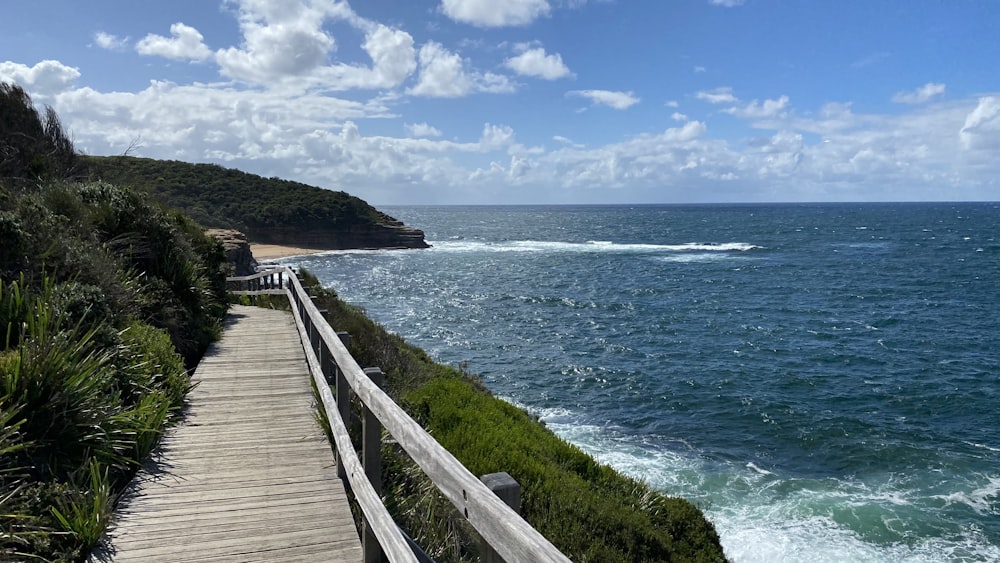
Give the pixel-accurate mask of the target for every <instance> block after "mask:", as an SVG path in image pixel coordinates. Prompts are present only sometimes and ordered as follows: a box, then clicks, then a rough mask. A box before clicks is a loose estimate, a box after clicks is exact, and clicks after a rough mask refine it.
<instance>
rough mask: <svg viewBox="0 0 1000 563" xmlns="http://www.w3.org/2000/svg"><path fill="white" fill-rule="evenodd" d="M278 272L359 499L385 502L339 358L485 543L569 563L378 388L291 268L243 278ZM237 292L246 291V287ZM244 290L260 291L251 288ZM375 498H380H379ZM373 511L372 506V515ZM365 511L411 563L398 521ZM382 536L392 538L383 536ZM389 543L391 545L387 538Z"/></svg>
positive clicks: (516, 554)
mask: <svg viewBox="0 0 1000 563" xmlns="http://www.w3.org/2000/svg"><path fill="white" fill-rule="evenodd" d="M274 275H278V278H279V280H281V279H282V278H284V283H283V286H284V287H283V289H284V292H285V293H286V294H287V295H288V298H289V303H290V304H291V305H292V307H293V311H294V312H295V317H296V326H297V327H299V333H300V337H301V339H302V343H303V347H304V348H305V349H306V357H307V362H308V363H309V367H310V370H311V371H312V373H313V378H314V380H315V381H316V386H317V388H319V389H320V396H321V398H322V400H323V406H324V410H325V411H326V413H327V417H328V418H329V419H330V426H331V429H333V427H334V426H335V424H337V423H339V426H338V428H337V430H334V440H335V441H336V442H337V443H336V447H337V451H338V452H340V459H341V460H342V461H341V463H343V464H345V469H346V470H347V475H348V478H349V480H350V483H351V486H352V488H354V490H355V493H356V494H357V496H358V502H359V504H361V502H362V496H363V495H364V496H367V497H369V498H367V499H366V500H365V502H366V503H369V502H375V501H378V504H379V505H380V506H381V501H379V500H378V495H377V494H376V493H375V491H374V489H373V488H372V487H371V484H370V483H369V484H368V485H367V487H366V486H365V485H364V484H361V483H360V480H364V479H363V477H364V471H363V468H361V467H360V462H358V461H357V454H356V452H354V446H353V444H352V443H351V441H350V439H349V437H348V435H347V430H346V427H344V424H343V420H342V418H341V416H340V413H341V412H343V411H340V410H339V409H338V408H337V404H336V402H335V401H334V399H333V394H332V393H331V392H330V389H329V386H328V384H327V383H326V377H331V376H333V375H334V374H332V373H326V374H324V372H323V366H324V365H325V363H326V362H325V361H324V360H332V363H333V364H334V366H335V370H336V371H338V372H339V374H340V375H342V377H343V378H344V379H345V380H346V381H347V383H348V384H349V385H350V387H351V389H353V390H354V392H355V394H356V395H357V396H358V397H359V398H360V399H361V401H362V403H363V404H364V405H365V407H367V408H368V409H369V410H371V412H372V413H373V414H374V415H375V417H376V418H378V420H379V422H381V423H382V425H383V427H384V428H385V429H386V430H387V431H388V432H389V434H390V435H392V437H393V438H394V439H395V440H396V443H398V444H399V445H400V447H402V448H403V450H405V451H406V453H407V454H409V456H410V457H411V458H412V459H413V461H414V462H416V464H417V465H418V466H419V467H420V468H421V470H423V472H424V473H425V474H426V475H427V477H428V478H430V480H431V481H432V482H433V483H434V484H435V486H437V488H438V489H439V490H440V491H441V492H442V493H443V494H444V496H445V497H446V498H447V499H448V500H449V501H451V503H452V504H453V505H455V507H456V508H457V509H458V511H459V512H460V513H462V514H463V515H464V516H465V518H466V519H467V520H468V521H469V523H470V524H471V525H472V526H473V528H475V529H476V531H478V532H479V534H480V535H481V536H482V538H483V540H484V541H485V542H486V543H488V544H489V545H490V546H491V547H492V548H493V549H494V550H495V551H496V552H497V554H499V555H500V556H501V557H502V558H503V559H504V560H505V561H508V562H511V563H513V562H519V561H531V562H568V561H569V559H568V558H567V557H566V556H565V555H563V554H562V553H561V552H560V551H559V550H558V549H556V548H555V546H553V545H552V543H551V542H549V541H548V540H547V539H545V537H544V536H542V534H540V533H539V532H538V531H537V530H535V529H534V528H533V527H532V526H531V525H530V524H528V523H527V522H526V521H525V520H524V519H523V518H522V517H521V516H520V515H519V514H518V513H517V512H516V511H514V510H513V509H512V508H511V507H509V506H507V504H506V503H504V501H503V500H501V499H500V498H499V497H498V496H497V495H496V494H494V493H493V491H491V490H490V489H489V487H487V486H486V485H485V484H483V482H482V481H480V480H479V479H478V478H477V477H476V476H475V475H473V474H472V472H470V471H469V470H468V469H467V468H466V467H465V466H464V465H462V463H461V462H459V461H458V460H457V459H455V456H453V455H452V454H451V453H450V452H448V450H446V449H445V448H444V447H443V446H441V444H439V443H438V442H437V441H436V440H435V439H434V438H432V437H431V436H430V434H428V433H427V431H425V430H424V429H423V428H422V427H421V426H420V425H419V424H417V423H416V421H414V420H413V419H412V418H410V416H409V415H408V414H406V412H405V411H403V409H402V408H400V407H399V405H397V404H396V403H395V402H394V401H393V400H392V399H391V398H390V397H389V396H388V395H387V394H386V393H385V392H384V391H382V389H380V388H379V386H378V385H376V384H375V383H373V382H372V380H371V379H370V378H369V377H368V376H367V375H366V374H365V371H364V370H363V369H362V368H361V366H359V365H358V363H357V362H356V361H355V360H354V358H353V357H352V356H351V354H350V352H349V351H348V350H347V347H346V346H344V344H343V343H342V342H341V340H340V338H339V337H338V335H337V333H336V332H334V330H333V329H332V328H331V327H330V325H329V324H328V323H327V322H326V319H324V318H323V316H322V314H321V313H320V311H319V309H317V308H316V306H315V305H314V304H313V302H312V299H311V297H310V296H309V294H308V293H307V292H306V290H305V289H304V288H303V287H302V284H301V283H300V282H299V280H298V278H297V277H296V276H295V275H294V273H293V272H292V271H291V270H290V269H288V268H277V269H271V270H265V271H263V272H259V273H258V274H255V275H254V276H244V278H254V279H262V278H264V277H266V276H272V277H270V278H268V279H273V276H274ZM228 280H229V281H233V282H239V283H240V284H241V287H242V282H243V281H245V280H244V279H238V278H228ZM246 281H249V280H246ZM250 283H253V282H250ZM279 283H282V281H279ZM238 292H240V293H244V291H238ZM245 293H256V292H251V291H246V292H245ZM327 356H328V357H327ZM337 395H338V396H339V397H345V396H346V394H344V393H343V390H340V389H338V393H337ZM335 421H336V422H335ZM341 430H342V432H341ZM352 458H353V460H352ZM355 463H357V465H355ZM355 479H359V482H358V484H355ZM370 497H374V499H371V498H370ZM369 510H371V511H372V514H371V515H370V516H369ZM362 511H363V512H364V513H365V517H366V519H369V518H370V519H369V520H367V521H368V523H369V525H370V526H371V527H372V530H373V531H374V532H375V535H376V537H378V540H379V542H380V544H381V545H382V548H383V550H384V551H385V554H386V556H388V557H389V559H390V561H393V562H395V561H411V560H412V559H410V558H408V557H407V556H406V555H403V554H402V553H397V547H398V546H397V544H396V542H397V541H398V538H396V537H394V534H393V533H391V532H388V531H386V528H391V529H392V530H395V531H396V532H398V528H397V527H396V525H395V524H394V523H392V520H391V518H390V519H388V520H387V519H386V517H385V516H386V515H383V514H380V513H379V511H378V509H376V508H374V507H369V509H367V510H366V509H365V507H364V505H362ZM381 511H385V508H384V506H383V507H381ZM386 514H387V513H386ZM390 524H391V526H390ZM383 536H385V537H386V538H387V539H386V540H383ZM383 541H385V542H386V543H382V542H383ZM404 541H405V540H404ZM407 551H409V548H407ZM412 556H413V555H412V552H409V557H412ZM397 557H398V558H397Z"/></svg>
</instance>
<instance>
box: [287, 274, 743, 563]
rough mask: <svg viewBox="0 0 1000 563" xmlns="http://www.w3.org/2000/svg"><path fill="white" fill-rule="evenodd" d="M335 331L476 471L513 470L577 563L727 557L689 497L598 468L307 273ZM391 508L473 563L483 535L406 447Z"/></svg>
mask: <svg viewBox="0 0 1000 563" xmlns="http://www.w3.org/2000/svg"><path fill="white" fill-rule="evenodd" d="M304 278H305V281H304V282H303V284H304V285H305V286H306V287H312V288H313V289H312V290H311V293H312V294H314V295H318V298H317V301H318V302H317V306H319V307H321V308H324V309H327V310H328V311H329V316H330V324H331V326H333V327H334V328H335V329H336V330H338V331H347V332H349V333H350V334H351V345H350V351H351V354H352V355H353V356H354V358H355V359H356V360H357V361H358V363H359V364H361V365H362V366H379V367H381V368H382V370H383V371H384V372H385V373H386V374H387V377H386V391H387V392H388V393H389V395H390V396H392V397H393V398H394V399H396V401H397V402H399V403H400V405H401V406H402V407H403V408H404V409H405V410H406V411H407V412H408V413H409V414H410V416H412V417H414V419H415V420H417V421H418V422H420V423H421V424H422V425H423V426H424V427H425V428H426V429H427V430H428V431H429V432H430V433H431V435H432V436H434V437H435V439H437V440H438V441H439V442H440V443H441V444H442V445H444V446H445V447H446V448H447V449H448V450H449V451H450V452H452V454H454V455H455V457H457V458H458V459H459V461H461V462H462V463H463V464H464V465H465V466H466V467H468V468H469V470H470V471H472V473H474V474H476V475H484V474H487V473H494V472H499V471H506V472H508V473H510V474H511V475H512V476H513V477H514V478H515V479H516V480H517V481H518V482H519V483H520V484H521V486H522V513H523V514H524V516H525V519H526V520H528V522H529V523H531V525H532V526H534V527H535V528H536V529H538V530H539V531H540V532H542V534H543V535H545V536H546V537H547V538H548V539H549V540H550V541H551V542H552V543H553V544H555V546H556V547H558V548H559V549H560V550H561V551H562V552H563V553H565V554H566V555H567V556H568V557H569V558H570V559H572V560H574V561H593V562H605V561H705V562H716V561H719V562H721V561H725V560H726V559H725V555H724V554H723V551H722V547H721V545H720V544H719V537H718V534H717V533H716V531H715V528H714V526H713V525H712V524H711V523H710V522H709V521H708V520H706V519H705V516H704V514H702V512H701V511H700V510H699V509H698V508H697V507H695V506H694V505H692V504H691V503H690V502H688V501H686V500H683V499H678V498H672V497H667V496H665V495H663V494H661V493H659V492H657V491H655V490H652V489H651V488H650V487H649V486H648V485H646V484H644V483H641V482H638V481H636V480H634V479H631V478H628V477H625V476H623V475H621V474H620V473H618V472H617V471H615V470H613V469H611V468H610V467H607V466H605V465H601V464H599V463H597V462H596V461H595V460H594V459H593V458H592V457H590V456H589V455H587V454H585V453H584V452H582V451H581V450H580V449H579V448H576V447H575V446H572V445H571V444H568V443H567V442H565V441H564V440H562V439H561V438H559V437H557V436H556V435H555V434H553V433H552V432H551V431H549V430H548V429H547V428H545V427H544V425H542V424H540V423H538V421H537V420H535V419H533V418H532V417H531V416H530V415H528V414H527V413H526V412H524V411H523V410H521V409H518V408H516V407H514V406H512V405H510V404H509V403H506V402H504V401H501V400H499V399H497V398H495V397H493V396H492V395H491V394H490V393H489V392H488V391H487V390H485V389H484V388H483V387H482V385H481V384H480V383H479V382H478V381H477V380H476V379H475V378H473V377H470V376H469V375H468V374H465V373H463V372H460V371H458V370H456V369H454V368H451V367H448V366H444V365H441V364H438V363H435V362H434V361H432V360H431V358H430V357H428V356H427V354H426V353H425V352H423V351H422V350H420V349H419V348H415V347H413V346H410V345H408V344H406V342H405V341H403V339H401V338H400V337H398V336H396V335H392V334H389V333H388V332H387V331H385V330H384V329H383V328H382V327H380V326H378V325H376V324H375V323H373V322H372V321H371V320H370V319H368V318H367V317H366V316H365V315H364V313H363V312H362V311H361V310H359V309H357V308H355V307H352V306H350V305H347V304H345V303H343V302H342V301H340V300H339V299H338V298H337V296H336V295H335V294H334V293H333V292H332V291H329V290H323V289H322V288H320V287H319V283H318V281H317V280H316V278H315V277H313V276H311V275H309V274H308V273H305V275H304ZM383 460H384V461H383V480H384V482H385V486H386V488H387V490H388V491H389V494H388V495H387V498H388V501H387V502H388V507H389V509H390V511H391V512H392V513H393V515H394V517H395V518H396V519H397V521H399V522H400V523H401V525H402V526H403V527H404V528H405V529H406V530H407V531H408V532H409V533H410V534H411V535H412V536H413V537H414V539H416V540H417V542H418V543H419V544H421V545H422V546H424V547H425V549H427V550H428V552H430V553H431V555H432V556H433V557H435V559H436V560H438V561H442V562H443V561H476V560H478V553H477V549H478V548H477V546H476V544H475V540H474V534H473V533H472V532H470V531H469V529H468V527H467V524H466V523H465V522H464V519H463V518H462V517H461V515H459V514H458V513H457V511H455V510H454V508H453V507H452V506H451V504H450V503H448V501H447V500H445V499H444V498H443V497H442V496H441V495H440V494H439V493H438V492H437V491H436V489H434V487H433V486H432V485H431V484H430V483H429V482H428V481H427V479H426V477H424V476H423V474H422V473H421V472H420V471H419V470H418V469H416V467H415V466H414V464H413V462H412V461H411V460H410V459H409V458H408V457H407V456H406V455H405V453H403V452H401V451H400V450H399V449H398V447H396V446H393V445H386V446H384V447H383Z"/></svg>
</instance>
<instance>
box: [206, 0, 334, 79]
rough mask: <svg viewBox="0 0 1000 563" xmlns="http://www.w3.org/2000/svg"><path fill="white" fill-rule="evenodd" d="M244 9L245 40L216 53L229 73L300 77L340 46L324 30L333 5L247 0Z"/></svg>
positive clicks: (300, 0) (298, 0)
mask: <svg viewBox="0 0 1000 563" xmlns="http://www.w3.org/2000/svg"><path fill="white" fill-rule="evenodd" d="M239 13H240V16H239V19H240V29H241V31H242V33H243V44H242V45H241V46H240V47H239V48H237V47H229V48H226V49H221V50H219V51H218V52H216V54H215V60H216V62H217V63H218V64H219V67H220V70H221V72H222V74H224V75H225V76H229V77H231V78H235V79H238V80H243V81H247V82H256V83H267V82H270V81H273V80H280V79H282V78H285V77H288V76H301V75H304V74H307V73H308V72H310V71H312V70H315V69H316V68H317V67H320V66H321V65H324V64H325V63H326V61H327V56H328V55H329V54H330V53H331V52H332V51H333V50H334V48H335V41H334V38H333V37H332V36H330V35H329V34H328V33H326V31H324V30H323V21H324V20H325V18H326V17H327V16H330V15H332V12H331V9H330V8H329V7H328V6H325V5H322V4H320V3H319V2H313V1H310V0H294V1H292V2H290V3H284V4H282V5H281V6H279V5H278V3H273V4H272V3H269V2H265V1H263V0H243V1H242V2H241V3H240V12H239Z"/></svg>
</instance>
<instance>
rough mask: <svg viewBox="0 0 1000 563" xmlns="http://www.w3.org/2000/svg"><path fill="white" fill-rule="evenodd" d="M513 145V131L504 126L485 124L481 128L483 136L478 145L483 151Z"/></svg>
mask: <svg viewBox="0 0 1000 563" xmlns="http://www.w3.org/2000/svg"><path fill="white" fill-rule="evenodd" d="M513 143H514V130H513V129H511V128H510V127H508V126H506V125H493V124H491V123H487V124H485V125H484V126H483V134H482V136H481V137H480V138H479V145H480V146H481V147H482V148H483V149H484V150H495V149H498V148H503V147H506V146H509V145H511V144H513Z"/></svg>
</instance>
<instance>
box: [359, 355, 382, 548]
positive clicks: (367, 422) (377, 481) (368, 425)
mask: <svg viewBox="0 0 1000 563" xmlns="http://www.w3.org/2000/svg"><path fill="white" fill-rule="evenodd" d="M365 375H367V376H368V378H369V379H371V380H372V383H374V384H375V385H377V386H379V387H382V381H383V379H384V377H385V376H384V374H383V373H382V370H381V369H380V368H365ZM361 424H362V426H361V436H362V437H361V463H362V465H363V466H364V468H365V476H366V477H368V481H369V482H370V483H371V484H372V488H373V489H375V494H377V495H380V496H381V494H382V423H381V422H379V421H378V418H376V417H375V414H374V413H372V411H371V410H369V409H368V407H367V406H365V407H364V416H363V418H362V422H361ZM363 543H364V559H365V563H379V562H381V561H383V560H384V559H385V555H384V554H383V553H382V547H381V546H379V543H378V538H376V537H375V533H374V532H373V531H372V529H371V525H370V524H369V523H368V522H367V521H366V522H365V533H364V538H363Z"/></svg>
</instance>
